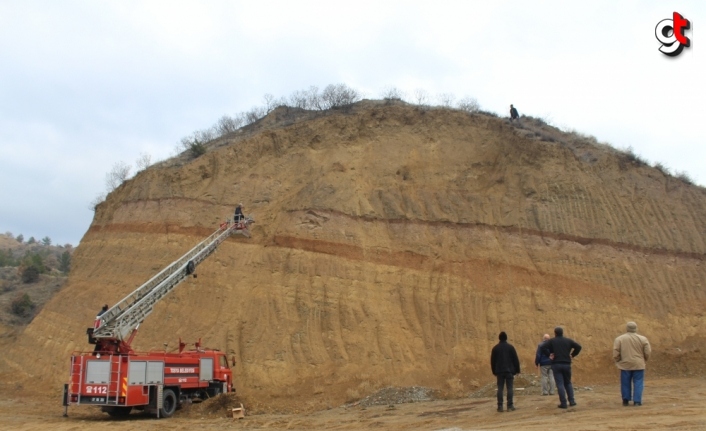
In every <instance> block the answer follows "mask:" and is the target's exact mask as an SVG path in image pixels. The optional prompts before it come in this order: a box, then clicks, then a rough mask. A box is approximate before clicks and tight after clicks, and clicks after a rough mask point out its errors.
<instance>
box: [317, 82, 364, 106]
mask: <svg viewBox="0 0 706 431" xmlns="http://www.w3.org/2000/svg"><path fill="white" fill-rule="evenodd" d="M358 100H360V95H359V94H358V92H357V91H356V90H354V89H352V88H350V87H349V86H347V85H346V84H330V85H327V86H326V88H324V91H323V92H322V93H321V101H322V106H323V109H331V108H340V107H343V106H348V105H351V104H353V103H355V102H357V101H358Z"/></svg>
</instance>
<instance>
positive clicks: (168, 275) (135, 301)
mask: <svg viewBox="0 0 706 431" xmlns="http://www.w3.org/2000/svg"><path fill="white" fill-rule="evenodd" d="M248 224H249V223H245V224H242V223H234V224H230V225H229V224H224V225H223V226H222V227H221V228H219V229H218V230H217V231H216V232H214V233H213V234H211V235H210V236H209V237H208V238H206V239H205V240H203V241H201V242H200V243H199V244H198V245H196V246H195V247H194V248H192V249H191V250H189V251H188V252H187V253H186V254H185V255H183V256H182V257H181V258H179V259H178V260H176V261H174V262H173V263H172V264H171V265H169V266H167V267H166V268H164V269H163V270H162V271H161V272H159V274H157V275H155V276H154V277H152V278H151V279H149V280H148V281H147V282H146V283H145V284H143V285H142V286H140V287H138V288H137V289H135V291H133V292H132V293H131V294H129V295H128V296H126V297H125V298H123V299H122V300H120V302H118V303H117V304H115V305H114V306H113V307H112V308H110V309H109V310H108V311H106V312H105V313H103V315H101V316H100V317H99V321H100V325H99V326H98V328H96V329H95V331H94V332H93V336H94V337H95V338H109V339H116V340H124V339H125V338H126V337H127V336H128V335H130V333H131V332H132V331H133V330H134V329H135V328H137V327H138V326H139V325H140V323H142V322H143V321H144V320H145V318H146V317H147V316H148V315H149V314H150V313H151V312H152V309H153V308H154V305H155V304H156V303H157V302H159V301H160V300H161V299H162V298H163V297H164V296H165V295H167V294H168V293H169V292H170V291H171V290H172V289H174V287H175V286H176V285H178V284H179V283H180V282H182V281H183V280H184V279H185V278H186V277H187V276H189V275H190V274H192V273H193V272H194V270H195V268H196V266H197V265H198V264H199V263H201V262H203V261H204V259H206V258H207V257H208V256H209V255H210V254H211V253H213V251H214V250H216V248H217V247H218V246H219V245H220V244H221V243H222V242H223V241H225V240H226V238H228V237H229V236H230V235H231V234H233V233H239V234H243V235H246V236H249V232H248V230H247V226H248Z"/></svg>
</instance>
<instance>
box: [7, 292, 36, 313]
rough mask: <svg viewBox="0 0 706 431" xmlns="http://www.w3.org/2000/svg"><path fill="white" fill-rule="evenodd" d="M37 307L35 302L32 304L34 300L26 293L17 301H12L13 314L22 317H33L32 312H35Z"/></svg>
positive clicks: (17, 298) (18, 297)
mask: <svg viewBox="0 0 706 431" xmlns="http://www.w3.org/2000/svg"><path fill="white" fill-rule="evenodd" d="M35 307H36V305H35V304H34V302H32V299H30V297H29V295H27V294H26V293H25V294H20V295H18V296H17V297H16V298H15V299H13V300H12V303H11V304H10V308H11V310H12V313H13V314H15V315H16V316H20V317H29V316H31V315H32V311H34V308H35Z"/></svg>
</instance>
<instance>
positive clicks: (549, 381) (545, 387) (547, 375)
mask: <svg viewBox="0 0 706 431" xmlns="http://www.w3.org/2000/svg"><path fill="white" fill-rule="evenodd" d="M549 338H550V337H549V334H544V337H543V339H542V342H541V343H539V345H538V346H537V353H536V354H535V355H534V365H535V366H536V367H538V368H539V371H540V375H541V376H542V377H541V379H542V395H554V390H555V389H556V383H555V382H554V373H553V372H552V360H551V359H549V355H548V354H546V352H545V350H544V343H546V342H547V340H549Z"/></svg>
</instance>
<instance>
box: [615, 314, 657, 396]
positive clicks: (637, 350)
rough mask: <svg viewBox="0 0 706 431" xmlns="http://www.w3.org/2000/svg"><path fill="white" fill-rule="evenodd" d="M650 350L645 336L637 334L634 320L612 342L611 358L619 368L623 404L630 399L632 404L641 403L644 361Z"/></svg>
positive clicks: (647, 357) (643, 385) (643, 384)
mask: <svg viewBox="0 0 706 431" xmlns="http://www.w3.org/2000/svg"><path fill="white" fill-rule="evenodd" d="M651 352H652V348H651V347H650V342H649V341H647V337H644V336H642V335H638V333H637V324H635V322H628V324H627V332H626V333H625V334H623V335H621V336H619V337H618V338H616V339H615V342H613V360H614V361H615V364H616V365H617V366H618V368H619V369H620V392H621V394H622V396H623V405H624V406H628V405H630V400H632V401H633V405H636V406H641V405H642V390H643V388H644V387H645V363H646V362H647V360H648V359H649V358H650V353H651ZM631 395H632V396H631Z"/></svg>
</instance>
